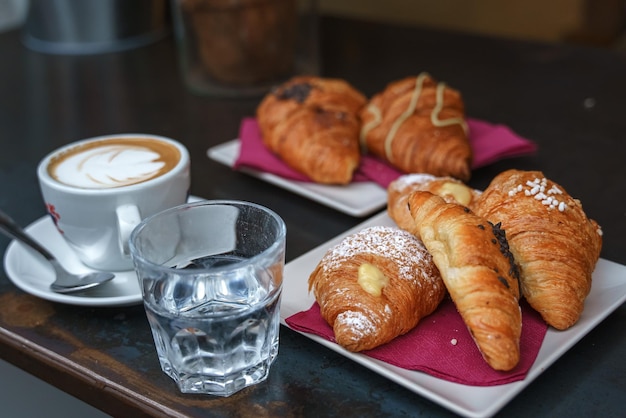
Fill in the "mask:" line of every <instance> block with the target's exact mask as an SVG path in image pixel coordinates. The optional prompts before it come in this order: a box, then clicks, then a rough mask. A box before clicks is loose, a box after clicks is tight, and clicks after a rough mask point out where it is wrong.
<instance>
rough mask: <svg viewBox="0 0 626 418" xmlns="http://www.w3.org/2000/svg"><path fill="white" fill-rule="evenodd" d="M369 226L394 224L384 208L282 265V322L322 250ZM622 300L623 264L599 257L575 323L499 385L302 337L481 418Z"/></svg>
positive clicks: (305, 295) (297, 302)
mask: <svg viewBox="0 0 626 418" xmlns="http://www.w3.org/2000/svg"><path fill="white" fill-rule="evenodd" d="M374 225H388V226H393V225H394V222H393V221H392V220H391V219H390V218H389V216H388V215H387V213H386V212H384V213H381V214H378V215H376V216H374V217H372V218H370V219H369V220H367V221H365V222H363V223H361V224H360V225H358V226H356V227H354V228H353V229H351V230H349V231H346V232H345V233H343V234H341V235H340V236H338V237H336V238H334V239H332V240H330V241H328V242H326V243H325V244H322V245H320V246H319V247H317V248H315V249H313V250H311V251H310V252H308V253H306V254H304V255H302V256H301V257H299V258H297V259H295V260H293V261H291V262H290V263H288V264H287V266H286V267H285V276H284V277H285V280H284V282H283V286H284V288H283V296H282V304H281V312H280V314H281V321H282V323H283V325H285V326H287V325H286V323H285V318H288V317H289V316H291V315H293V314H295V313H297V312H300V311H304V310H307V309H309V308H310V307H311V304H312V303H313V302H314V297H313V295H311V294H309V292H308V284H307V280H308V277H309V274H310V273H311V272H312V271H313V270H314V268H315V266H316V265H317V263H318V262H319V260H320V259H321V258H322V256H323V255H324V253H325V252H326V250H327V249H328V248H330V247H331V246H333V245H336V244H337V243H339V242H340V241H341V240H342V239H343V238H344V237H345V236H346V235H348V234H351V233H354V232H356V231H359V230H361V229H363V228H366V227H368V226H374ZM625 300H626V266H623V265H621V264H617V263H614V262H612V261H608V260H604V259H600V260H599V261H598V264H597V266H596V269H595V271H594V273H593V284H592V288H591V293H590V294H589V296H588V298H587V300H586V303H585V310H584V312H583V314H582V316H581V318H580V320H579V321H578V323H577V324H576V325H574V326H573V327H571V328H570V329H568V330H566V331H556V330H554V329H551V328H549V329H548V332H547V334H546V337H545V339H544V341H543V344H542V346H541V349H540V350H539V354H538V356H537V359H536V360H535V363H534V364H533V366H532V367H531V369H530V371H529V373H528V375H527V376H526V379H524V380H522V381H518V382H514V383H509V384H505V385H499V386H489V387H478V386H466V385H462V384H458V383H452V382H448V381H446V380H442V379H438V378H436V377H432V376H429V375H427V374H425V373H421V372H416V371H411V370H405V369H402V368H399V367H395V366H392V365H389V364H387V363H384V362H382V361H379V360H374V359H372V358H369V357H367V356H365V355H362V354H356V353H351V352H349V351H347V350H345V349H343V348H342V347H340V346H339V345H337V344H335V343H332V342H329V341H327V340H325V339H323V338H320V337H317V336H315V335H312V334H307V333H303V335H305V336H307V337H309V338H311V339H313V340H314V341H316V342H318V343H320V344H322V345H324V346H326V347H328V348H330V349H332V350H334V351H337V352H338V353H340V354H342V355H344V356H346V357H348V358H350V359H352V360H354V361H355V362H357V363H359V364H361V365H363V366H365V367H367V368H369V369H371V370H373V371H375V372H377V373H379V374H381V375H383V376H385V377H387V378H388V379H390V380H392V381H394V382H396V383H398V384H400V385H402V386H404V387H406V388H408V389H410V390H412V391H413V392H415V393H417V394H420V395H422V396H424V397H425V398H428V399H430V400H432V401H434V402H436V403H438V404H440V405H441V406H443V407H445V408H448V409H450V410H451V411H453V412H455V413H457V414H460V415H463V416H467V417H475V418H481V417H490V416H492V415H494V414H495V413H496V412H498V411H499V410H500V409H501V408H502V407H503V406H504V405H506V404H507V403H508V402H509V401H510V400H511V399H513V398H514V397H515V396H516V395H517V394H518V393H520V392H521V391H522V390H523V389H524V388H525V387H526V386H528V385H529V384H530V383H531V382H532V381H533V380H535V379H536V378H537V377H538V376H539V375H540V374H541V373H542V372H543V371H544V370H545V369H547V368H548V367H549V366H550V365H551V364H552V363H554V362H555V361H556V360H557V359H558V358H559V357H560V356H561V355H563V353H565V352H566V351H567V350H569V349H570V348H571V347H572V346H573V345H574V344H576V343H577V342H578V341H579V340H580V339H581V338H582V337H584V336H585V335H586V334H587V333H588V332H589V331H590V330H591V329H593V328H594V327H595V326H596V325H597V324H598V323H600V322H601V321H602V320H603V319H604V318H606V317H607V316H608V315H609V314H610V313H611V312H613V311H614V310H615V309H616V308H617V307H619V306H620V305H621V304H622V303H623V302H624V301H625Z"/></svg>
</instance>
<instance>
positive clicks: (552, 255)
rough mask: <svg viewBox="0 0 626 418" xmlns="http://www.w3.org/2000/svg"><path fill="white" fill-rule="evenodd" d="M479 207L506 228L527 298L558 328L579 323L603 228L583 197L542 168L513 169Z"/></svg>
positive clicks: (492, 187) (494, 184)
mask: <svg viewBox="0 0 626 418" xmlns="http://www.w3.org/2000/svg"><path fill="white" fill-rule="evenodd" d="M475 210H476V213H478V214H479V215H481V216H484V217H485V218H487V219H489V220H491V221H492V222H501V223H502V227H503V228H504V229H505V230H506V232H507V237H508V239H509V243H510V246H511V252H512V253H513V254H514V256H515V260H516V261H517V263H518V264H519V268H520V280H521V286H522V294H523V296H524V297H525V298H526V300H527V301H528V303H529V304H530V305H531V306H532V307H533V308H534V309H535V310H536V311H538V312H539V313H540V314H541V316H542V317H543V319H544V320H545V321H546V322H547V323H548V324H549V325H551V326H553V327H554V328H556V329H559V330H563V329H567V328H569V327H571V326H572V325H573V324H575V323H576V322H577V321H578V319H579V317H580V314H581V313H582V310H583V307H584V302H585V298H586V297H587V295H588V294H589V291H590V290H591V274H592V272H593V270H594V268H595V265H596V262H597V261H598V258H599V257H600V250H601V247H602V230H601V228H600V226H599V225H598V224H597V223H596V222H595V221H594V220H591V219H589V218H587V216H586V215H585V212H584V211H583V208H582V205H581V203H580V201H579V200H577V199H574V198H572V197H571V196H570V195H569V194H568V193H567V192H566V191H565V189H564V188H563V187H562V186H560V185H559V184H557V183H555V182H553V181H551V180H549V179H547V178H546V177H545V176H544V174H543V173H542V172H540V171H519V170H508V171H505V172H503V173H500V174H499V175H498V176H496V177H495V178H494V179H493V181H492V182H491V184H490V185H489V186H488V187H487V188H486V189H485V191H484V193H483V194H482V196H481V197H480V198H479V199H478V200H477V201H476V204H475Z"/></svg>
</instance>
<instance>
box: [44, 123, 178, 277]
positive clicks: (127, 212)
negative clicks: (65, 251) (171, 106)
mask: <svg viewBox="0 0 626 418" xmlns="http://www.w3.org/2000/svg"><path fill="white" fill-rule="evenodd" d="M189 165H190V163H189V153H188V151H187V149H186V148H185V147H184V146H183V145H182V144H180V143H179V142H177V141H174V140H172V139H169V138H165V137H162V136H156V135H147V134H120V135H107V136H100V137H95V138H90V139H86V140H83V141H78V142H74V143H71V144H69V145H66V146H64V147H61V148H59V149H57V150H55V151H53V152H52V153H50V154H48V155H47V156H46V157H45V158H44V159H43V160H42V161H41V162H40V163H39V166H38V168H37V177H38V179H39V186H40V188H41V193H42V196H43V199H44V202H45V204H46V210H47V212H48V214H49V215H50V216H51V218H52V220H53V222H54V224H55V226H56V228H57V230H58V231H59V233H60V234H61V235H62V236H63V238H64V239H65V241H66V242H67V243H68V244H69V246H70V247H71V248H72V249H73V250H74V251H75V252H76V254H77V255H78V257H79V258H80V260H81V261H82V262H83V263H84V264H85V265H87V266H89V267H92V268H94V269H98V270H108V271H116V270H117V271H119V270H130V269H132V268H133V264H132V260H131V258H130V253H129V250H128V238H129V236H130V233H131V232H132V230H133V229H134V228H135V226H137V225H138V224H139V223H140V222H141V220H142V219H144V218H146V217H148V216H151V215H153V214H155V213H157V212H161V211H163V210H165V209H168V208H170V207H173V206H177V205H180V204H183V203H185V202H186V200H187V197H188V194H189V185H190V167H189Z"/></svg>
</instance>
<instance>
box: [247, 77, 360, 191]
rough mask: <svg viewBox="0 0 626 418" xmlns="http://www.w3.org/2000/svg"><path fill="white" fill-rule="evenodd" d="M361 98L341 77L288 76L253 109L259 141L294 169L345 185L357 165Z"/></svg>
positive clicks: (310, 175)
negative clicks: (285, 80) (259, 134)
mask: <svg viewBox="0 0 626 418" xmlns="http://www.w3.org/2000/svg"><path fill="white" fill-rule="evenodd" d="M366 102H367V98H366V97H365V96H364V95H363V94H361V93H360V92H359V91H357V90H356V89H355V88H354V87H352V86H351V85H350V84H348V83H347V82H346V81H343V80H339V79H330V78H321V77H313V76H298V77H294V78H292V79H290V80H288V81H287V82H285V83H284V84H282V85H280V86H278V87H277V88H275V89H274V90H273V91H271V92H270V93H268V94H267V95H266V96H265V97H264V98H263V100H262V101H261V103H260V104H259V106H258V108H257V121H258V123H259V127H260V129H261V134H262V137H263V143H264V144H265V146H266V147H267V148H269V149H270V150H271V151H272V152H273V153H275V154H276V155H278V157H279V158H280V159H281V160H283V161H284V162H285V163H286V164H287V165H289V166H290V167H291V168H293V169H294V170H296V171H298V172H300V173H303V174H305V175H306V176H308V177H309V178H310V179H311V180H313V181H314V182H317V183H324V184H347V183H350V181H351V180H352V176H353V173H354V171H355V170H356V168H357V167H358V165H359V162H360V159H361V153H360V149H359V129H360V119H359V117H358V112H359V111H360V110H361V108H362V107H363V106H364V105H365V103H366Z"/></svg>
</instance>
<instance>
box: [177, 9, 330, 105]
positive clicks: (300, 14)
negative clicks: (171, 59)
mask: <svg viewBox="0 0 626 418" xmlns="http://www.w3.org/2000/svg"><path fill="white" fill-rule="evenodd" d="M172 17H173V22H174V34H175V38H176V43H177V48H178V52H179V60H180V68H181V71H182V76H183V79H184V81H185V83H186V85H187V86H188V88H189V89H190V90H191V91H192V92H194V93H196V94H200V95H206V96H213V97H250V96H260V95H262V94H265V93H266V92H267V91H269V89H270V88H271V87H272V86H274V85H276V84H278V83H280V82H282V81H285V80H286V79H288V78H289V77H292V76H294V75H297V74H311V75H316V74H318V73H319V56H318V34H317V25H318V22H317V10H316V0H172Z"/></svg>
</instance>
